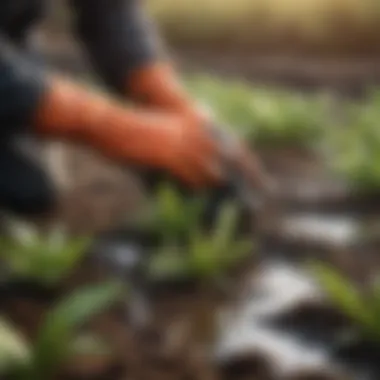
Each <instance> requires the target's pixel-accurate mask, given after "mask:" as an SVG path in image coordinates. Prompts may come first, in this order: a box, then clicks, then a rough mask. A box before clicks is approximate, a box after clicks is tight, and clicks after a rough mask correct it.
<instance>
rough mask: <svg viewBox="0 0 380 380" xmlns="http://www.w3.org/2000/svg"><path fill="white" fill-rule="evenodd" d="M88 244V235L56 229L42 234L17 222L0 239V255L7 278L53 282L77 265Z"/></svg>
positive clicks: (45, 282)
mask: <svg viewBox="0 0 380 380" xmlns="http://www.w3.org/2000/svg"><path fill="white" fill-rule="evenodd" d="M90 243H91V239H90V238H88V237H81V238H69V237H68V236H66V234H65V232H64V231H63V230H62V229H59V228H56V229H55V230H53V231H51V232H50V233H48V234H42V233H40V232H38V231H37V230H36V229H34V228H32V227H31V226H23V225H18V226H14V227H13V228H12V231H11V233H10V234H9V235H7V236H3V237H2V238H1V239H0V252H1V253H0V254H1V258H2V259H3V261H4V263H5V267H6V268H7V272H8V276H9V277H10V278H18V279H19V278H23V279H28V280H34V281H37V282H39V283H43V284H46V285H54V284H57V283H58V282H60V281H62V280H63V279H64V278H65V277H66V276H68V275H69V274H70V272H71V271H72V270H73V268H75V267H76V266H77V265H78V263H79V262H80V261H81V260H82V258H83V256H84V254H85V253H86V251H87V248H88V247H89V245H90Z"/></svg>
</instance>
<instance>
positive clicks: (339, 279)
mask: <svg viewBox="0 0 380 380" xmlns="http://www.w3.org/2000/svg"><path fill="white" fill-rule="evenodd" d="M312 268H313V271H314V273H315V274H316V277H317V279H318V280H319V282H320V283H321V285H322V287H323V288H324V289H325V291H326V292H327V294H328V296H329V297H330V298H331V300H332V301H333V302H334V303H335V304H336V305H337V306H338V307H339V308H340V309H341V310H342V311H343V312H344V313H345V314H346V315H348V316H349V317H350V318H352V319H353V320H356V321H358V322H360V323H362V324H363V325H364V326H365V327H367V328H370V329H372V328H373V327H374V326H376V323H377V322H376V318H374V315H373V313H372V310H371V308H370V307H371V305H368V304H367V303H366V302H365V301H364V300H363V297H362V295H361V294H360V292H359V291H358V289H357V288H356V287H355V286H354V285H353V284H352V283H351V282H350V281H349V280H348V279H346V278H345V277H343V276H342V275H340V274H339V273H338V272H337V271H336V270H334V269H332V268H329V267H328V266H327V265H322V264H313V266H312Z"/></svg>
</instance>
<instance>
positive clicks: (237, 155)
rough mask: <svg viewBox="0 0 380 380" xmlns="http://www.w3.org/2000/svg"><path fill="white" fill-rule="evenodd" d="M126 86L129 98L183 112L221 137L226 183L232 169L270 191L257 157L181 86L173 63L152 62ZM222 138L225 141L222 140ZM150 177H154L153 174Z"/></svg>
mask: <svg viewBox="0 0 380 380" xmlns="http://www.w3.org/2000/svg"><path fill="white" fill-rule="evenodd" d="M125 88H126V94H127V95H128V96H129V97H131V98H132V99H134V100H135V101H137V102H138V103H141V104H143V105H144V106H145V107H149V108H151V109H155V110H157V109H158V110H161V111H163V110H166V111H168V112H171V113H175V114H178V115H182V116H183V117H184V118H185V119H186V120H187V122H186V124H187V126H188V127H189V128H191V129H194V128H201V129H207V130H209V133H210V134H212V136H213V140H216V141H217V140H219V141H218V142H217V144H218V145H219V150H220V151H221V153H220V157H221V159H222V160H223V162H224V163H223V165H222V167H224V169H226V168H228V169H227V170H224V179H225V180H226V182H229V181H231V180H232V178H231V175H230V174H231V173H228V174H227V173H226V171H231V170H232V171H233V172H234V173H233V177H235V178H236V177H237V178H240V179H243V178H244V182H245V183H246V186H251V187H252V189H256V190H261V191H263V192H267V191H269V190H270V188H271V187H272V185H271V183H270V179H269V178H268V176H267V175H266V174H265V172H264V170H263V169H262V168H261V165H260V163H259V160H258V158H257V157H256V156H255V155H254V154H253V153H251V151H250V149H249V148H248V147H247V146H246V145H245V144H244V142H242V141H239V139H238V138H237V136H233V135H232V134H231V133H227V130H226V129H223V128H221V127H219V126H217V124H218V123H217V122H216V121H215V117H214V115H212V110H208V109H205V107H203V106H200V105H198V104H196V102H195V101H194V99H193V98H192V97H191V96H190V95H189V93H188V92H187V91H186V89H185V88H184V86H183V85H182V83H181V81H180V78H179V76H178V74H177V71H176V69H175V67H174V65H173V62H170V61H169V62H153V63H151V64H148V65H146V66H144V67H139V68H137V69H136V70H134V71H133V72H131V73H130V74H129V75H128V76H127V78H126V83H125ZM202 133H203V132H202ZM222 136H223V137H222ZM221 137H222V140H223V142H222V141H220V139H221ZM216 141H215V142H214V143H216ZM148 177H149V178H150V179H151V178H152V175H151V174H149V176H148ZM227 177H228V178H227ZM248 184H249V185H248Z"/></svg>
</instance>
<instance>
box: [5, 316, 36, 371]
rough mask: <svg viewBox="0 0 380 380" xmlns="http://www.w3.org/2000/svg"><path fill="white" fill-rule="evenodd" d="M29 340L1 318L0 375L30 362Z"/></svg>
mask: <svg viewBox="0 0 380 380" xmlns="http://www.w3.org/2000/svg"><path fill="white" fill-rule="evenodd" d="M30 360H31V350H30V347H29V344H28V342H27V341H26V340H25V339H24V338H23V337H22V336H21V334H19V332H18V331H17V329H16V328H15V327H14V326H13V325H12V324H11V323H10V322H9V321H8V320H6V319H5V318H0V375H1V374H4V373H7V372H8V371H10V370H12V369H13V368H18V367H20V366H25V365H27V364H29V363H30Z"/></svg>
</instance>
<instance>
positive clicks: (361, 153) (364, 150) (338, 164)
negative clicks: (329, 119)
mask: <svg viewBox="0 0 380 380" xmlns="http://www.w3.org/2000/svg"><path fill="white" fill-rule="evenodd" d="M346 115H347V117H346V119H347V125H345V126H344V128H342V127H341V128H337V129H335V130H332V131H330V132H329V144H330V147H331V152H332V154H331V160H330V162H331V167H332V169H333V170H335V171H337V172H338V173H340V174H341V175H343V176H344V177H345V178H346V179H347V180H348V181H349V183H350V184H351V185H352V186H353V187H354V188H355V189H357V190H359V191H363V190H364V191H368V190H379V189H380V165H379V162H380V132H379V127H378V122H379V119H380V96H379V92H378V91H373V92H371V93H370V95H369V96H368V97H367V98H366V99H365V100H364V101H363V102H361V103H358V104H351V105H350V106H349V107H347V108H346Z"/></svg>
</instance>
